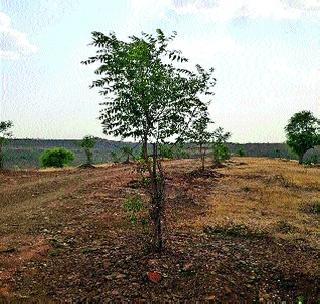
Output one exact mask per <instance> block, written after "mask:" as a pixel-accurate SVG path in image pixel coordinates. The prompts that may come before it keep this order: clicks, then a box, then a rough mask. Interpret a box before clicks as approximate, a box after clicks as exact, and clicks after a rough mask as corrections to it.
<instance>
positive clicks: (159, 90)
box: [83, 30, 216, 142]
mask: <svg viewBox="0 0 320 304" xmlns="http://www.w3.org/2000/svg"><path fill="white" fill-rule="evenodd" d="M175 36H176V33H173V34H172V35H171V36H169V37H166V36H165V35H164V33H163V32H162V31H161V30H157V34H156V35H155V36H153V35H150V34H146V33H142V37H137V36H131V37H129V41H127V42H126V41H122V40H120V39H118V38H117V36H116V35H115V34H114V33H111V34H109V35H104V34H103V33H100V32H93V33H92V39H93V42H92V43H91V44H92V45H93V46H95V47H96V48H98V50H97V53H96V55H95V56H93V57H90V58H89V59H88V60H86V61H84V62H83V63H84V64H92V63H95V62H99V63H100V64H101V65H100V66H99V67H98V68H97V69H96V71H95V73H96V74H97V75H100V78H99V79H98V80H95V81H93V83H92V86H91V87H98V88H100V94H102V95H103V96H105V97H106V98H107V101H105V102H103V103H102V105H103V106H104V108H103V109H102V110H101V116H100V119H101V120H102V124H103V131H104V133H105V134H112V135H114V136H121V137H122V138H126V137H133V138H134V139H139V140H140V139H142V140H143V141H146V142H162V141H164V140H165V139H166V138H168V137H170V136H174V135H177V134H180V133H182V132H183V130H185V129H186V126H187V125H188V124H190V122H191V121H192V120H193V119H194V118H195V117H197V116H198V115H199V113H200V112H201V111H203V110H206V107H207V105H206V104H205V103H204V102H203V101H202V100H201V99H200V95H201V94H206V95H212V94H213V93H212V91H211V88H212V87H213V86H214V84H215V81H216V80H215V79H214V78H212V73H213V69H212V68H211V69H209V71H206V70H204V69H203V68H202V67H201V66H199V65H197V66H196V71H194V72H192V71H189V70H187V69H184V68H177V67H175V66H174V64H173V63H174V62H175V63H178V62H179V63H183V62H186V61H188V60H187V59H186V58H185V57H183V56H182V54H181V52H180V51H178V50H170V49H169V48H168V45H169V43H170V42H171V41H172V40H173V39H174V37H175Z"/></svg>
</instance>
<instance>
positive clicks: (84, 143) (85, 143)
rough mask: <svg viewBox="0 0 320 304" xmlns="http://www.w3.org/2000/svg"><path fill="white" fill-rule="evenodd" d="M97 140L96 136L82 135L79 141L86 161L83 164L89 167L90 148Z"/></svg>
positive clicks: (90, 163)
mask: <svg viewBox="0 0 320 304" xmlns="http://www.w3.org/2000/svg"><path fill="white" fill-rule="evenodd" d="M96 142H97V139H96V137H94V136H92V135H86V136H84V137H83V138H82V139H81V141H80V147H82V148H83V150H84V153H85V155H86V158H87V161H86V164H85V166H87V167H91V166H92V155H93V154H92V149H93V148H94V146H95V144H96Z"/></svg>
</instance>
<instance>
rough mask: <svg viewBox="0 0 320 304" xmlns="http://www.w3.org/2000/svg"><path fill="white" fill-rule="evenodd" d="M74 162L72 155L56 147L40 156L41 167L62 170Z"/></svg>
mask: <svg viewBox="0 0 320 304" xmlns="http://www.w3.org/2000/svg"><path fill="white" fill-rule="evenodd" d="M73 160H74V154H73V153H72V152H71V151H70V150H67V149H65V148H61V147H57V148H51V149H47V150H45V151H44V152H43V153H42V155H41V156H40V163H41V166H42V167H55V168H62V167H63V166H65V165H68V164H70V163H71V162H72V161H73Z"/></svg>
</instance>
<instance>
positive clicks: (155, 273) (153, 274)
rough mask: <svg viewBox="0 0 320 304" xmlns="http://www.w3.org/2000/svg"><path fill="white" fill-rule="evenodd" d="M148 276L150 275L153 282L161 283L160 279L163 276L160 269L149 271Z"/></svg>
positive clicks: (149, 277)
mask: <svg viewBox="0 0 320 304" xmlns="http://www.w3.org/2000/svg"><path fill="white" fill-rule="evenodd" d="M147 277H148V279H149V281H151V282H153V283H159V281H160V280H161V278H162V276H161V273H160V272H158V271H149V272H147Z"/></svg>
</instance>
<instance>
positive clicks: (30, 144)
mask: <svg viewBox="0 0 320 304" xmlns="http://www.w3.org/2000/svg"><path fill="white" fill-rule="evenodd" d="M79 142H80V140H70V139H61V140H60V139H57V140H56V139H54V140H51V139H12V140H10V142H9V144H8V145H7V146H6V147H5V149H4V154H5V155H4V166H5V168H8V169H14V168H17V169H18V168H20V169H24V168H38V167H39V157H40V155H41V154H42V152H43V151H44V150H45V149H47V148H52V147H64V148H67V149H70V150H71V151H72V152H73V153H74V154H75V160H74V162H73V165H80V164H82V163H84V162H85V160H86V158H85V154H84V152H83V150H82V148H81V147H80V146H79ZM124 145H130V146H131V147H135V149H136V152H137V153H138V151H139V149H140V146H139V144H136V143H132V142H122V141H114V140H107V139H98V141H97V144H96V145H95V147H94V149H93V163H95V164H98V163H105V162H108V161H112V157H111V152H114V151H118V150H119V149H120V148H121V146H124ZM227 145H228V147H229V149H230V152H231V153H232V154H238V153H239V150H240V149H242V150H243V152H244V153H245V155H246V156H254V157H273V158H287V159H297V158H296V156H295V155H294V154H293V153H292V152H291V151H290V148H289V147H288V146H287V145H286V144H283V143H247V144H236V143H228V144H227ZM187 151H188V153H187V154H189V157H192V155H190V149H187ZM315 157H317V158H318V162H319V161H320V147H316V148H315V149H310V150H309V151H308V152H307V154H306V156H305V159H315Z"/></svg>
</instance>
